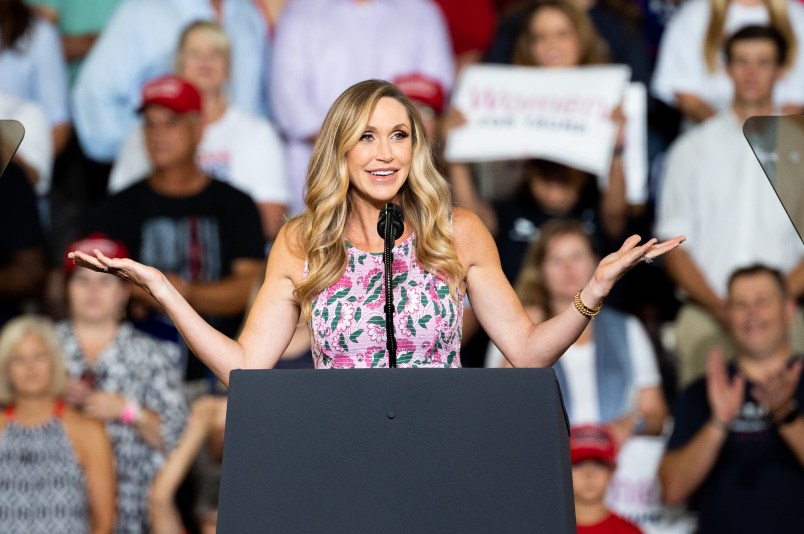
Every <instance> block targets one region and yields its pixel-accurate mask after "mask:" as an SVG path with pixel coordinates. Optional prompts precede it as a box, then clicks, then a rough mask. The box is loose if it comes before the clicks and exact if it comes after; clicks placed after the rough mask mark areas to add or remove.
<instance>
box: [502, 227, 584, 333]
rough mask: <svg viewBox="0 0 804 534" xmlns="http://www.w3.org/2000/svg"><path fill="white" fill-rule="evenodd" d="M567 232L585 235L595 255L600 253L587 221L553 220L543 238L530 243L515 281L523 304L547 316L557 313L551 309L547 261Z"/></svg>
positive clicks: (515, 289)
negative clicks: (553, 245) (545, 266)
mask: <svg viewBox="0 0 804 534" xmlns="http://www.w3.org/2000/svg"><path fill="white" fill-rule="evenodd" d="M567 235H577V236H580V237H582V238H583V239H584V241H585V242H586V243H587V244H588V245H589V250H590V251H591V252H592V254H596V251H595V245H594V242H593V241H592V237H591V236H590V235H589V233H588V232H587V231H586V230H585V229H584V226H583V223H581V222H580V221H578V220H576V219H553V220H551V221H548V222H546V223H545V224H543V225H542V226H541V228H539V238H538V239H537V240H536V241H533V242H532V243H531V244H530V245H529V246H528V249H527V251H526V252H525V257H524V258H523V261H522V270H520V272H519V276H518V277H517V279H516V283H515V284H514V291H516V294H517V296H518V297H519V300H520V301H521V302H522V305H523V306H533V307H538V308H541V309H542V310H544V313H545V314H546V315H547V317H552V316H553V315H555V311H554V310H552V309H551V308H550V292H549V291H548V289H547V285H546V284H545V281H544V260H545V258H546V257H547V251H548V249H549V248H550V245H551V244H552V243H553V241H555V240H556V239H558V238H559V237H564V236H567Z"/></svg>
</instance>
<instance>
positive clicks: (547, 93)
mask: <svg viewBox="0 0 804 534" xmlns="http://www.w3.org/2000/svg"><path fill="white" fill-rule="evenodd" d="M629 77H630V70H629V68H628V67H627V66H625V65H606V66H594V67H577V68H567V69H553V68H551V69H544V68H537V67H516V66H509V65H475V66H471V67H468V68H466V69H465V70H464V71H463V74H462V75H461V78H460V80H459V82H458V86H457V88H456V90H455V93H454V95H453V98H452V106H453V107H455V108H457V109H459V110H460V111H461V113H462V114H463V115H464V117H465V118H466V121H467V123H466V124H465V125H464V126H462V127H460V128H456V129H455V130H453V131H452V132H450V134H449V137H448V139H447V146H446V157H447V160H449V161H462V162H479V161H493V160H506V159H527V158H544V159H549V160H552V161H556V162H558V163H563V164H565V165H570V166H573V167H576V168H579V169H582V170H584V171H587V172H590V173H592V174H594V175H597V176H598V177H600V179H601V183H600V185H601V187H603V188H605V187H606V185H607V184H606V179H607V177H608V174H609V166H610V164H611V156H612V151H613V148H614V143H615V135H616V128H615V125H614V124H613V123H612V121H611V116H612V111H613V110H614V108H615V107H617V106H618V105H620V104H622V110H623V113H624V115H625V117H626V129H625V139H626V150H625V153H624V155H623V157H624V160H623V163H624V166H625V175H626V188H627V194H628V201H629V202H630V203H632V204H640V203H643V202H644V201H645V200H646V198H647V187H646V183H647V172H648V171H647V166H648V165H647V119H646V109H647V104H646V102H647V94H646V91H645V87H644V86H643V85H641V84H630V85H629V84H628V79H629Z"/></svg>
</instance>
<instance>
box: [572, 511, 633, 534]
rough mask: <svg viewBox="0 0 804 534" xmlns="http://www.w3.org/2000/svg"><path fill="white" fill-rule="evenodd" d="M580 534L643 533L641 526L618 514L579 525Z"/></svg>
mask: <svg viewBox="0 0 804 534" xmlns="http://www.w3.org/2000/svg"><path fill="white" fill-rule="evenodd" d="M578 534H642V531H641V530H639V527H637V526H636V525H634V524H633V523H631V522H629V521H626V520H625V519H623V518H622V517H620V516H618V515H616V514H609V516H608V517H607V518H606V519H604V520H603V521H600V522H599V523H594V524H592V525H578Z"/></svg>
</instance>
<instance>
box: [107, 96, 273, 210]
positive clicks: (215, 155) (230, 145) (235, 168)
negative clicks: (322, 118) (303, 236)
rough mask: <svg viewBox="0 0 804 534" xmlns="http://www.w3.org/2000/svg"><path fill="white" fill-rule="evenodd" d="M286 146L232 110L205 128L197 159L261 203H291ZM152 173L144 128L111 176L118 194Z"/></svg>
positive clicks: (264, 126)
mask: <svg viewBox="0 0 804 534" xmlns="http://www.w3.org/2000/svg"><path fill="white" fill-rule="evenodd" d="M282 152H283V151H282V142H281V140H280V139H279V136H278V135H277V133H276V131H275V130H274V128H273V127H272V126H271V124H270V123H269V122H268V121H266V120H265V119H262V118H260V117H256V116H254V115H249V114H248V113H246V112H244V111H241V110H239V109H237V108H236V107H234V106H229V108H228V109H227V110H226V113H224V114H223V116H222V117H221V118H220V119H218V120H217V121H216V122H214V123H211V124H208V125H207V126H206V127H205V128H204V135H203V137H202V139H201V144H200V145H199V146H198V154H197V156H196V161H197V162H198V165H199V167H201V169H203V170H204V172H205V173H207V174H209V175H211V176H214V177H215V178H217V179H219V180H221V181H224V182H228V183H229V184H231V185H233V186H234V187H237V188H238V189H240V190H242V191H244V192H246V193H248V194H249V195H250V196H251V198H252V199H254V201H255V202H257V203H262V202H272V203H276V204H286V203H287V201H288V196H289V193H288V185H287V177H286V173H285V164H284V159H283V157H284V156H283V153H282ZM150 172H151V163H150V161H149V160H148V153H147V152H146V149H145V138H144V135H143V129H142V125H141V124H138V125H137V126H136V127H135V128H134V129H133V130H132V131H130V132H129V134H128V136H127V137H126V140H125V142H124V143H123V148H122V149H121V150H120V154H118V156H117V159H116V160H115V163H114V167H112V174H111V176H110V178H109V192H110V193H116V192H118V191H120V190H122V189H125V188H126V187H128V186H130V185H131V184H133V183H134V182H136V181H138V180H141V179H142V178H144V177H146V176H147V175H148V174H150Z"/></svg>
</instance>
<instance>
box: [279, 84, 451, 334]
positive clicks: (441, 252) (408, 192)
mask: <svg viewBox="0 0 804 534" xmlns="http://www.w3.org/2000/svg"><path fill="white" fill-rule="evenodd" d="M381 98H393V99H394V100H396V101H397V102H399V103H400V104H402V105H403V106H404V107H405V110H406V111H407V114H408V118H409V119H410V123H411V139H412V145H413V157H412V160H411V166H410V172H409V174H408V178H407V180H406V181H405V184H404V185H403V186H402V188H401V189H400V190H399V193H398V195H397V200H396V201H397V202H398V203H399V205H400V206H401V208H402V212H403V214H404V217H405V224H407V225H409V226H410V227H411V228H412V229H413V231H414V232H415V234H416V244H415V250H416V261H417V262H418V263H419V265H421V266H422V268H424V269H425V270H427V271H429V272H432V273H435V274H436V276H438V277H439V278H441V279H442V280H444V281H446V282H447V284H449V288H450V293H451V294H452V296H453V297H454V298H458V287H459V285H460V282H461V280H463V277H464V272H463V266H462V265H461V263H460V260H459V259H458V254H457V252H456V250H455V241H454V236H453V232H452V224H451V211H452V192H451V190H450V187H449V184H448V183H447V181H446V180H445V179H444V177H443V176H441V174H440V173H439V172H438V170H437V169H436V167H435V164H434V162H433V154H432V148H431V145H430V140H429V139H428V136H427V132H426V130H425V128H424V125H423V123H422V119H421V117H420V116H419V113H418V111H417V110H416V107H415V106H414V105H413V104H412V103H411V102H410V100H408V98H407V97H406V96H405V95H404V94H403V93H402V92H401V91H400V90H399V89H398V88H397V87H396V86H394V85H393V84H391V83H388V82H386V81H382V80H366V81H363V82H360V83H357V84H355V85H353V86H351V87H349V88H348V89H347V90H346V91H344V92H343V93H342V94H341V95H340V96H339V97H338V99H337V100H335V103H334V104H332V107H331V108H330V110H329V112H328V113H327V116H326V118H325V119H324V124H323V125H322V127H321V131H320V133H319V135H318V137H317V139H316V142H315V145H314V146H313V154H312V156H311V157H310V162H309V165H308V168H307V180H306V185H305V187H306V195H305V199H304V203H305V210H304V211H303V212H302V213H301V214H300V215H298V216H296V217H294V218H293V219H291V220H290V221H289V222H288V231H289V234H290V235H291V236H294V237H295V239H296V240H297V245H298V246H299V248H300V249H301V250H303V251H304V253H305V258H306V260H307V265H308V273H307V276H306V277H305V278H304V280H302V281H301V282H300V283H299V284H297V286H296V291H295V293H296V298H297V299H298V301H299V303H300V305H301V311H302V317H303V318H304V320H305V321H307V320H309V318H310V315H311V313H312V303H313V300H314V299H315V296H316V295H317V294H319V293H320V292H321V291H323V290H325V289H326V288H328V287H329V286H331V285H332V284H334V283H335V282H336V281H337V280H338V279H339V278H340V277H341V276H342V275H343V273H344V271H345V270H346V261H347V251H346V242H345V236H344V227H345V225H346V220H347V217H348V215H349V213H350V211H351V201H350V187H349V172H348V168H347V162H346V156H347V153H348V152H349V150H350V149H351V148H352V147H353V146H355V145H356V144H357V142H358V141H359V139H360V136H361V135H363V132H364V131H365V128H366V125H368V122H369V119H370V117H371V114H372V112H373V111H374V107H375V106H376V105H377V102H379V100H380V99H381Z"/></svg>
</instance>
